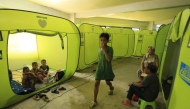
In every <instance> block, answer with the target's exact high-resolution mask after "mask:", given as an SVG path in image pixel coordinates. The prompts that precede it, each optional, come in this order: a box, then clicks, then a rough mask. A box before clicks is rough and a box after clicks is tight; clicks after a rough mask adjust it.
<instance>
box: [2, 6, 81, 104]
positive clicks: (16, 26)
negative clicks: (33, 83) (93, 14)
mask: <svg viewBox="0 0 190 109" xmlns="http://www.w3.org/2000/svg"><path fill="white" fill-rule="evenodd" d="M0 15H1V17H0V25H1V26H0V66H1V68H0V72H1V76H0V83H1V85H0V89H1V93H0V108H5V107H7V106H10V105H13V104H15V103H17V102H20V101H21V100H24V99H26V98H27V97H30V96H32V95H33V94H35V93H37V92H40V91H42V90H44V89H46V88H48V87H52V86H54V85H56V84H58V83H60V82H63V81H65V80H67V79H69V78H70V77H72V75H73V74H74V72H75V70H76V68H77V65H78V58H79V47H80V34H79V30H78V28H77V27H76V26H75V25H74V24H73V23H72V22H70V21H69V20H66V19H63V18H60V17H55V16H51V15H46V14H41V13H35V12H30V11H23V10H13V9H1V10H0ZM22 33H26V34H29V33H30V35H29V36H28V35H26V34H24V35H23V36H15V34H17V35H18V34H22ZM11 35H12V36H11ZM21 37H22V38H21ZM17 38H19V39H17ZM21 40H22V41H21ZM17 41H18V43H19V44H20V43H22V44H20V45H22V49H21V48H18V47H20V45H19V44H17V45H14V44H15V42H17ZM31 41H33V43H32V47H31V46H30V47H31V48H27V47H29V46H28V45H29V44H28V43H30V42H31ZM11 44H12V45H11ZM30 44H31V43H30ZM27 59H28V60H27ZM41 59H46V60H47V63H48V65H49V66H50V67H51V68H53V69H56V70H59V69H66V73H65V75H64V77H63V78H62V79H61V80H59V81H58V82H55V83H53V84H50V85H48V86H47V87H44V88H42V89H40V90H37V91H34V92H31V93H29V94H24V95H18V94H16V93H14V92H13V89H12V88H11V85H10V79H9V74H8V69H11V70H16V69H17V68H22V67H23V66H24V65H31V63H32V62H34V61H36V62H39V60H41ZM20 73H21V72H20Z"/></svg>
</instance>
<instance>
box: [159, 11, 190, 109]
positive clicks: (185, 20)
mask: <svg viewBox="0 0 190 109" xmlns="http://www.w3.org/2000/svg"><path fill="white" fill-rule="evenodd" d="M189 15H190V10H189V9H186V10H184V11H182V12H180V13H179V14H178V15H177V16H176V17H175V19H174V21H173V22H172V23H171V26H170V28H169V31H168V35H167V36H168V37H167V40H166V43H165V49H164V52H163V56H162V60H161V65H160V71H159V73H160V75H159V79H160V84H161V89H162V93H163V96H164V101H165V104H166V107H167V109H188V108H189V106H190V104H189V103H188V102H185V101H188V100H189V98H188V96H190V94H189V92H188V91H189V89H190V87H189V81H190V77H189V66H190V59H189V55H188V54H189V45H190V44H189V35H190V26H189V22H190V18H189ZM172 78H173V79H172ZM169 79H170V80H171V79H172V82H171V81H170V80H169Z"/></svg>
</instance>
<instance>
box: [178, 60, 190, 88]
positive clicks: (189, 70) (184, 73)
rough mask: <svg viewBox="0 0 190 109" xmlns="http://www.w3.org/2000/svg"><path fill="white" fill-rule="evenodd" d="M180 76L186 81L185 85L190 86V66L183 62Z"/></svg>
mask: <svg viewBox="0 0 190 109" xmlns="http://www.w3.org/2000/svg"><path fill="white" fill-rule="evenodd" d="M179 76H180V77H181V79H182V80H183V81H185V83H187V84H188V85H189V86H190V66H188V65H186V64H185V63H183V62H181V66H180V71H179Z"/></svg>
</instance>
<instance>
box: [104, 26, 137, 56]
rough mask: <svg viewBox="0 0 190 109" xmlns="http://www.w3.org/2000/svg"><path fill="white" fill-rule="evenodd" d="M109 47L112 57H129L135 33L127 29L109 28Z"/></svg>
mask: <svg viewBox="0 0 190 109" xmlns="http://www.w3.org/2000/svg"><path fill="white" fill-rule="evenodd" d="M106 32H107V33H109V34H110V36H111V37H110V42H109V45H110V46H112V47H113V50H114V57H130V56H131V55H132V54H133V52H134V46H135V33H134V31H133V30H131V29H129V28H119V27H111V28H108V29H107V30H106Z"/></svg>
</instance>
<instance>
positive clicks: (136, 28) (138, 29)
mask: <svg viewBox="0 0 190 109" xmlns="http://www.w3.org/2000/svg"><path fill="white" fill-rule="evenodd" d="M132 30H140V29H139V28H132Z"/></svg>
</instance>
